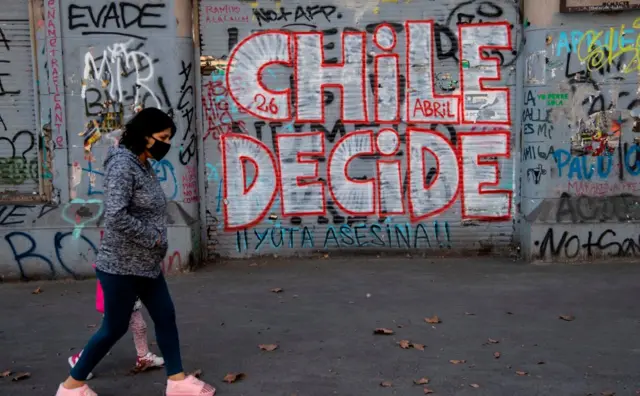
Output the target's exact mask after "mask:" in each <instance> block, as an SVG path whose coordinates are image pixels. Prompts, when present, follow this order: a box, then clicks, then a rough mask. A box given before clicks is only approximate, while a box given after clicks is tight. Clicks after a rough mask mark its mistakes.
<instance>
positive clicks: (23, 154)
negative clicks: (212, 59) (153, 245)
mask: <svg viewBox="0 0 640 396" xmlns="http://www.w3.org/2000/svg"><path fill="white" fill-rule="evenodd" d="M0 9H2V10H3V11H2V15H3V16H2V20H1V21H0V29H2V30H0V32H3V33H4V35H1V34H0V78H2V84H0V87H3V89H4V92H2V89H0V92H2V93H0V119H1V120H2V121H3V122H0V144H2V146H0V157H2V161H3V163H0V168H1V169H2V174H3V177H2V185H1V186H0V187H1V188H2V193H3V197H4V198H6V199H5V200H4V202H9V203H11V204H7V205H4V206H0V251H1V252H2V253H3V258H2V260H0V275H1V276H2V277H4V278H5V279H8V278H20V277H21V278H23V279H34V278H41V277H44V278H57V277H71V276H74V277H81V276H86V275H90V274H91V273H92V268H91V264H92V263H93V259H94V257H95V253H96V248H97V247H98V246H99V243H100V238H101V229H100V225H101V222H102V218H101V216H102V212H103V202H102V191H101V190H102V180H101V178H102V175H103V173H102V172H103V166H102V162H103V160H104V156H105V153H106V151H107V149H108V147H109V146H110V145H112V144H114V141H115V138H117V130H118V129H119V128H120V127H121V125H122V123H123V120H126V119H127V118H128V117H130V116H131V114H133V111H134V109H136V108H139V107H147V106H154V107H159V108H162V109H163V110H165V111H167V112H169V113H170V114H173V116H174V119H175V121H176V123H177V125H178V134H177V136H176V138H175V139H174V142H173V148H172V150H171V152H170V153H169V155H168V156H167V158H166V159H163V160H162V161H160V162H158V163H155V164H154V167H155V169H156V171H157V172H158V173H159V176H160V178H161V180H162V183H163V188H164V191H165V193H166V195H167V197H168V198H169V200H170V201H171V203H170V205H169V218H170V223H171V226H170V228H169V241H170V242H169V254H168V256H167V258H166V259H165V262H164V263H163V267H164V269H165V270H166V271H173V270H178V269H180V268H185V267H187V266H190V265H195V264H196V263H197V262H198V261H199V258H200V225H199V218H200V215H199V204H198V202H199V198H198V197H199V193H198V161H197V139H196V129H197V120H196V116H195V114H196V111H195V104H196V101H195V98H196V96H195V89H194V83H195V75H196V71H195V69H196V68H197V65H195V66H194V65H193V62H192V60H193V57H194V55H193V40H192V34H191V26H192V23H191V4H190V1H188V0H177V1H171V2H168V1H157V0H149V1H146V2H139V1H136V2H125V1H104V0H91V1H82V0H45V1H42V0H33V1H32V2H27V1H20V2H17V1H14V0H0ZM6 10H9V12H11V13H13V14H11V15H9V17H7V18H6V19H16V20H20V21H23V22H20V23H18V22H15V21H13V22H12V21H7V20H6V19H5V16H6V15H7V13H6V12H5V11H6ZM30 14H31V15H30ZM29 20H30V21H31V23H29ZM25 48H26V50H24V49H25ZM31 54H33V58H34V59H33V61H31V60H30V59H29V57H30V56H31ZM7 61H8V62H10V63H7ZM32 65H35V66H34V67H33V69H34V70H35V71H32V70H31V67H32ZM7 68H8V69H9V70H10V72H6V70H7ZM34 92H35V93H34ZM15 104H17V105H19V107H15V106H14V105H15ZM12 109H17V110H16V111H19V112H20V114H17V113H16V112H15V111H14V112H12ZM25 131H26V132H25ZM34 142H35V143H34ZM36 159H37V160H36ZM34 160H36V162H35V164H34V165H33V166H32V165H31V164H32V161H34ZM20 175H23V176H24V177H18V176H20ZM33 179H35V181H34V180H33ZM9 195H10V196H9Z"/></svg>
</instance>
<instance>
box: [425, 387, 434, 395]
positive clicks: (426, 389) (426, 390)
mask: <svg viewBox="0 0 640 396" xmlns="http://www.w3.org/2000/svg"><path fill="white" fill-rule="evenodd" d="M429 393H434V392H433V391H432V390H431V389H429V388H424V394H425V395H428V394H429Z"/></svg>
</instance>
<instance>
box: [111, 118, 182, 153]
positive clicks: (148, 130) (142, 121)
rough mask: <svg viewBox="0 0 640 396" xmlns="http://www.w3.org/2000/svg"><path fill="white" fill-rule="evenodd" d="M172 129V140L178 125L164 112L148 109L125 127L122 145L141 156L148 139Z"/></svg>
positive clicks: (121, 140) (121, 139)
mask: <svg viewBox="0 0 640 396" xmlns="http://www.w3.org/2000/svg"><path fill="white" fill-rule="evenodd" d="M167 128H169V129H171V138H173V135H175V134H176V124H175V123H174V122H173V120H172V119H171V117H169V115H168V114H166V113H165V112H164V111H162V110H160V109H157V108H155V107H147V108H145V109H142V110H141V111H140V112H139V113H138V114H136V115H135V116H134V117H133V118H132V119H131V120H129V122H127V124H126V125H125V127H124V132H123V133H122V137H121V138H120V144H121V145H123V146H124V147H126V148H128V149H129V150H131V152H132V153H134V154H135V155H140V154H142V153H143V152H144V150H145V149H146V148H147V139H146V137H148V136H151V135H153V134H154V133H158V132H162V131H164V130H165V129H167Z"/></svg>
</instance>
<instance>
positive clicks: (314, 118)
mask: <svg viewBox="0 0 640 396" xmlns="http://www.w3.org/2000/svg"><path fill="white" fill-rule="evenodd" d="M293 36H294V43H295V45H294V56H293V57H294V63H295V67H294V71H293V74H294V84H295V91H296V103H298V106H296V123H297V124H306V123H321V124H324V123H325V104H324V91H325V89H327V88H335V89H338V90H339V91H340V115H341V119H342V122H343V123H344V124H363V123H367V122H368V121H369V116H368V105H367V93H366V89H367V88H366V87H367V85H366V74H367V73H366V61H367V58H366V43H367V40H366V39H367V35H366V33H365V32H344V31H343V32H342V33H341V38H342V62H340V63H337V64H328V63H326V62H325V60H324V34H323V33H320V32H296V33H293ZM349 38H359V46H358V47H359V48H358V53H359V56H360V58H361V60H360V62H359V64H358V65H355V64H353V66H352V67H353V71H352V73H346V74H353V75H356V76H359V78H354V79H352V80H351V81H344V79H343V78H342V74H341V73H340V72H341V71H342V70H344V69H345V68H346V67H348V66H349V65H348V64H347V63H346V59H347V57H354V56H355V54H354V53H353V52H349V50H348V48H347V45H346V42H347V40H348V39H349ZM304 41H308V43H306V44H304V43H303V42H304ZM313 51H316V52H318V53H316V54H315V56H314V55H310V54H311V53H312V52H313ZM314 58H317V59H320V62H319V63H320V64H319V65H318V64H316V63H314V62H313V59H314ZM327 74H329V76H327ZM326 80H329V81H326ZM317 83H320V86H319V87H318V88H319V90H318V91H319V94H318V95H316V94H315V92H316V89H315V88H316V84H317ZM352 86H355V87H354V88H351V89H349V91H350V92H351V93H352V95H349V109H350V111H349V112H347V111H346V106H345V91H346V90H347V88H349V87H352ZM301 88H302V89H301ZM310 94H313V95H316V96H315V97H313V98H312V99H311V100H309V99H306V98H305V97H304V96H305V95H310ZM354 96H357V97H354ZM301 104H304V105H301ZM352 108H353V113H355V114H348V113H351V109H352ZM318 111H319V112H320V113H319V114H318V113H317V112H318ZM301 112H302V113H301Z"/></svg>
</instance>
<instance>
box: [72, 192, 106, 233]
mask: <svg viewBox="0 0 640 396" xmlns="http://www.w3.org/2000/svg"><path fill="white" fill-rule="evenodd" d="M73 204H81V205H83V206H84V205H87V204H92V205H98V211H97V212H96V213H95V214H94V215H93V216H91V217H90V218H88V219H83V220H82V221H80V222H78V221H76V219H71V218H69V216H68V215H67V208H69V207H70V206H71V205H73ZM102 212H104V203H102V201H101V200H99V199H87V200H84V199H81V198H75V199H72V200H71V201H70V202H69V203H67V204H66V205H65V207H64V209H63V210H62V218H63V219H64V221H66V222H67V223H70V224H73V225H74V229H73V238H74V239H78V238H79V237H80V233H81V232H82V229H83V228H84V226H85V225H87V224H88V223H90V222H92V221H95V220H98V219H99V218H100V216H102Z"/></svg>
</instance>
